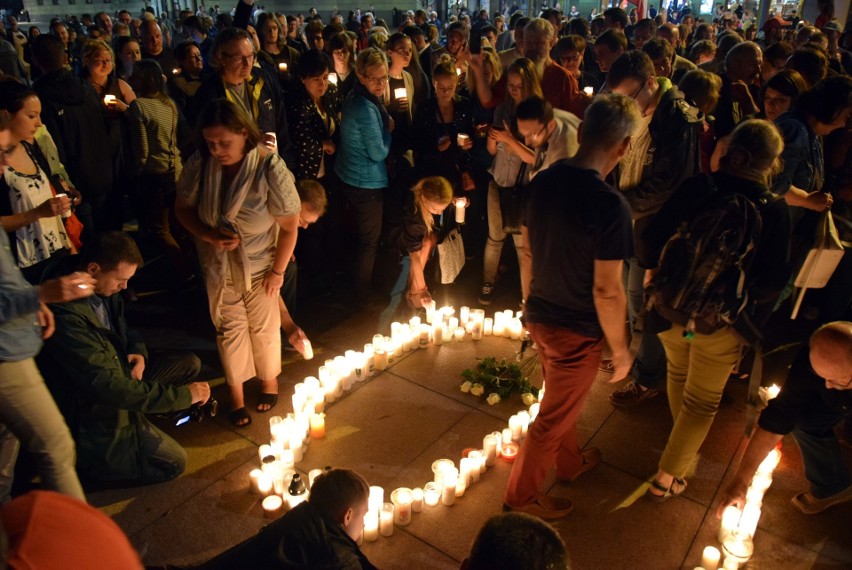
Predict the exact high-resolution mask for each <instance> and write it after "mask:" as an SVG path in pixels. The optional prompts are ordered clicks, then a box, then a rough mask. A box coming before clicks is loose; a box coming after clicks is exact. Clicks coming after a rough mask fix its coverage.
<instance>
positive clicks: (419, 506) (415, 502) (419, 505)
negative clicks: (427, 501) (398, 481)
mask: <svg viewBox="0 0 852 570" xmlns="http://www.w3.org/2000/svg"><path fill="white" fill-rule="evenodd" d="M422 510H423V489H421V488H420V487H415V488H414V489H412V491H411V512H413V513H419V512H420V511H422Z"/></svg>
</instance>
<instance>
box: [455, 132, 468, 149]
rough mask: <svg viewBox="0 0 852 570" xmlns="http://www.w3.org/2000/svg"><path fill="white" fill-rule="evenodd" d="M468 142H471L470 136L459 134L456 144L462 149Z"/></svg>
mask: <svg viewBox="0 0 852 570" xmlns="http://www.w3.org/2000/svg"><path fill="white" fill-rule="evenodd" d="M468 141H470V135H468V134H465V133H459V134H458V136H457V137H456V144H458V145H459V147H461V148H464V147H465V145H467V143H468Z"/></svg>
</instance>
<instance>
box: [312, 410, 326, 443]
mask: <svg viewBox="0 0 852 570" xmlns="http://www.w3.org/2000/svg"><path fill="white" fill-rule="evenodd" d="M311 437H312V438H314V439H322V438H324V437H325V414H311Z"/></svg>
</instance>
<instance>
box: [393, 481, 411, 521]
mask: <svg viewBox="0 0 852 570" xmlns="http://www.w3.org/2000/svg"><path fill="white" fill-rule="evenodd" d="M413 500H414V497H413V495H412V492H411V489H408V488H406V487H400V488H399V489H394V491H393V492H392V493H391V503H393V524H395V525H397V526H407V525H408V523H410V522H411V511H412V502H413Z"/></svg>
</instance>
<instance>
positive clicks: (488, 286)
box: [479, 283, 494, 307]
mask: <svg viewBox="0 0 852 570" xmlns="http://www.w3.org/2000/svg"><path fill="white" fill-rule="evenodd" d="M492 296H494V283H483V284H482V287H480V289H479V304H480V305H484V306H486V307H487V306H488V305H490V304H491V297H492Z"/></svg>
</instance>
